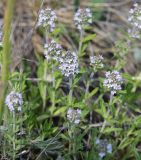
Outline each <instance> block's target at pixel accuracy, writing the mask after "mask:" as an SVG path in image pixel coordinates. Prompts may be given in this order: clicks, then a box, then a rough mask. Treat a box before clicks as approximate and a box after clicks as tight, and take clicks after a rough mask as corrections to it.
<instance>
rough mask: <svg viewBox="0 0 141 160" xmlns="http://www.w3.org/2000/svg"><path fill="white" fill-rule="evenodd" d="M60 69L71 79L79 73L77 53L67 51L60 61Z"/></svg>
mask: <svg viewBox="0 0 141 160" xmlns="http://www.w3.org/2000/svg"><path fill="white" fill-rule="evenodd" d="M59 62H60V64H59V69H60V70H61V72H62V74H63V75H64V76H66V77H71V76H73V75H74V74H75V73H78V56H77V55H76V53H75V52H71V51H67V52H66V54H63V55H62V57H61V59H60V61H59Z"/></svg>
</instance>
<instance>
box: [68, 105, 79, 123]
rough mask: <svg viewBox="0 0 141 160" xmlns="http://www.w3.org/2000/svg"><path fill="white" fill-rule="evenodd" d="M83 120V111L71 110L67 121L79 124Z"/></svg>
mask: <svg viewBox="0 0 141 160" xmlns="http://www.w3.org/2000/svg"><path fill="white" fill-rule="evenodd" d="M80 118H81V110H80V109H72V108H69V109H68V111H67V119H68V120H69V121H70V123H73V124H79V123H80Z"/></svg>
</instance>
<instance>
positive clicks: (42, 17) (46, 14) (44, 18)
mask: <svg viewBox="0 0 141 160" xmlns="http://www.w3.org/2000/svg"><path fill="white" fill-rule="evenodd" d="M56 20H57V16H56V14H55V12H54V11H53V10H51V9H50V8H47V9H42V10H41V11H40V13H39V18H38V23H37V26H43V27H44V28H46V29H47V30H48V31H50V32H53V31H54V29H55V26H56V24H55V22H56Z"/></svg>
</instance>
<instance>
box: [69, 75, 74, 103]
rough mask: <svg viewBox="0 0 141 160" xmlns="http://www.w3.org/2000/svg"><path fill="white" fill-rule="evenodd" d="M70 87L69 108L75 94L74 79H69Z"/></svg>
mask: <svg viewBox="0 0 141 160" xmlns="http://www.w3.org/2000/svg"><path fill="white" fill-rule="evenodd" d="M69 87H70V90H69V106H70V105H71V103H72V94H73V89H72V78H70V79H69Z"/></svg>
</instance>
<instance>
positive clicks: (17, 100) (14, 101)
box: [5, 91, 23, 112]
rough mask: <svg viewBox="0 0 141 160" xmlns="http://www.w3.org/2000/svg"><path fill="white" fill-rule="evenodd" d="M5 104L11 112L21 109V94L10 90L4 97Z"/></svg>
mask: <svg viewBox="0 0 141 160" xmlns="http://www.w3.org/2000/svg"><path fill="white" fill-rule="evenodd" d="M5 104H6V105H7V107H8V108H9V110H10V111H11V112H14V111H16V110H17V111H21V109H22V105H23V98H22V94H21V93H18V92H15V91H12V92H10V93H9V94H8V95H7V97H6V99H5Z"/></svg>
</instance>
